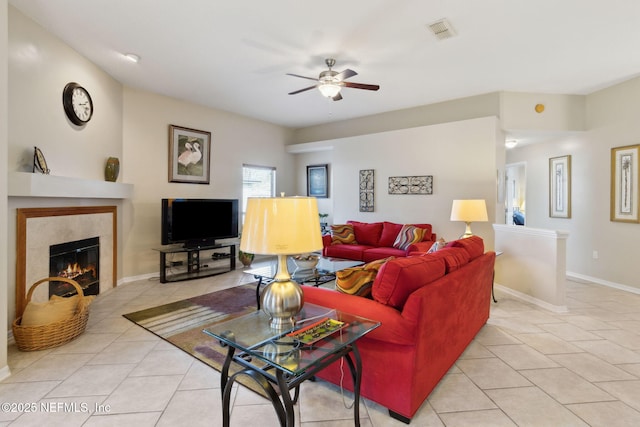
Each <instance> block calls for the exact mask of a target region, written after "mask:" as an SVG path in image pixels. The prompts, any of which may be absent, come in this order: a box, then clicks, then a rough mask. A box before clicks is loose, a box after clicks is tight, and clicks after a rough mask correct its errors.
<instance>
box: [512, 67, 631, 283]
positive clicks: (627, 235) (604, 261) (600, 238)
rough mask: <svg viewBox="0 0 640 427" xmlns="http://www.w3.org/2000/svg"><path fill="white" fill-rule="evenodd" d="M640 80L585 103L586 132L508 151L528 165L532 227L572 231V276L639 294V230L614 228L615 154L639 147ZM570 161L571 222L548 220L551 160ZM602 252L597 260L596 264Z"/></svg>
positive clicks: (529, 223) (569, 249) (616, 224)
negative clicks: (623, 148) (622, 148)
mask: <svg viewBox="0 0 640 427" xmlns="http://www.w3.org/2000/svg"><path fill="white" fill-rule="evenodd" d="M639 108H640V79H638V78H636V79H632V80H629V81H627V82H624V83H621V84H618V85H616V86H613V87H610V88H607V89H604V90H601V91H598V92H596V93H594V94H591V95H588V96H587V97H586V111H587V123H586V127H587V129H588V130H587V131H585V132H578V133H575V134H574V135H568V136H563V137H558V138H552V139H549V140H547V141H545V142H541V143H537V144H533V145H528V146H524V147H519V148H516V149H514V150H509V152H508V158H507V162H508V163H512V162H518V161H523V162H526V164H527V189H526V197H527V202H526V203H527V204H526V212H527V226H529V227H535V228H545V229H551V230H567V231H569V236H570V237H569V239H568V240H567V270H568V272H570V273H572V274H576V275H578V277H582V278H585V279H590V280H594V281H596V282H600V283H604V284H610V285H614V286H618V285H619V286H622V287H631V288H633V289H640V264H638V263H637V262H636V258H637V257H636V254H637V242H638V240H639V239H640V224H627V223H620V222H611V221H610V220H609V208H610V176H611V175H610V173H611V168H610V165H611V148H613V147H620V146H624V145H631V144H639V143H640V121H638V118H637V114H636V113H637V111H638V109H639ZM564 155H571V181H572V209H571V212H572V218H570V219H560V218H550V217H549V193H548V191H549V178H548V174H549V158H551V157H557V156H564ZM593 251H597V252H598V259H594V258H593Z"/></svg>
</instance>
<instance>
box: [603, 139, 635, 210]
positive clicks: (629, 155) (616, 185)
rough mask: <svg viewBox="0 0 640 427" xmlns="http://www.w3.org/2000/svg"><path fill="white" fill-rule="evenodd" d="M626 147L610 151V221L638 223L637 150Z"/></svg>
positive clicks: (633, 147)
mask: <svg viewBox="0 0 640 427" xmlns="http://www.w3.org/2000/svg"><path fill="white" fill-rule="evenodd" d="M639 147H640V145H627V146H624V147H615V148H612V149H611V197H610V198H611V214H610V219H611V221H617V222H632V223H637V222H639V221H638V195H639V194H638V149H639Z"/></svg>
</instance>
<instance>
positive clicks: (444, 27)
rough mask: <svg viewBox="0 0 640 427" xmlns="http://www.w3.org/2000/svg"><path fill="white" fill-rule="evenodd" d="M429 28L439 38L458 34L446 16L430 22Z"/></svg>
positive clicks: (447, 37)
mask: <svg viewBox="0 0 640 427" xmlns="http://www.w3.org/2000/svg"><path fill="white" fill-rule="evenodd" d="M429 29H430V30H431V32H432V33H433V35H434V36H436V38H437V39H438V40H445V39H450V38H451V37H453V36H455V35H456V32H455V30H454V29H453V27H452V26H451V24H450V23H449V21H447V19H446V18H443V19H440V20H438V21H436V22H434V23H432V24H429Z"/></svg>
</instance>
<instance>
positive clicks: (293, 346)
mask: <svg viewBox="0 0 640 427" xmlns="http://www.w3.org/2000/svg"><path fill="white" fill-rule="evenodd" d="M325 318H328V319H334V320H338V321H340V322H344V325H343V327H342V329H340V330H337V331H335V332H333V333H332V334H331V335H329V336H326V337H324V338H321V339H319V340H318V341H316V342H313V343H310V344H305V343H304V342H301V341H298V340H296V339H295V338H293V337H290V336H288V335H287V334H289V333H290V332H292V331H295V330H297V329H301V328H304V327H306V326H308V325H310V324H313V323H315V322H317V321H318V320H322V319H325ZM378 326H380V322H376V321H373V320H369V319H365V318H362V317H358V316H354V315H350V314H348V313H344V312H341V311H338V310H334V309H330V308H326V307H321V306H317V305H315V304H309V303H307V304H305V305H304V307H303V309H302V311H301V312H300V313H299V315H298V321H297V322H296V327H295V328H294V329H293V330H287V331H275V330H273V329H271V328H270V327H269V318H268V317H267V315H266V314H264V313H263V312H262V311H255V312H252V313H249V314H246V315H244V316H240V317H237V318H235V319H232V320H229V321H227V322H222V323H218V324H216V325H214V326H212V327H210V328H207V329H205V330H204V331H203V332H204V333H206V334H208V335H210V336H212V337H214V338H216V339H217V340H218V341H219V342H220V344H221V345H223V346H227V347H228V351H227V356H226V359H225V362H224V365H223V367H222V373H221V376H220V388H221V391H222V407H223V410H222V421H223V426H224V427H228V426H229V422H230V408H229V406H230V403H231V402H230V401H231V390H232V388H233V383H234V382H235V381H237V380H238V378H239V377H241V376H248V377H251V378H253V379H254V380H255V382H256V383H257V384H258V385H259V386H260V388H262V390H263V391H264V392H265V394H266V395H267V396H268V398H269V399H270V400H271V403H272V404H273V407H274V408H275V410H276V413H277V415H278V419H279V421H280V425H281V426H286V427H293V426H294V425H295V412H294V408H293V405H294V404H295V403H296V401H297V399H298V393H299V387H300V384H301V383H302V382H304V381H306V380H307V379H309V378H311V377H313V376H315V375H316V374H317V373H318V372H319V371H321V370H322V369H324V368H326V367H327V366H329V365H330V364H332V363H333V362H335V361H336V360H339V359H341V358H344V359H345V360H346V362H347V364H348V366H349V370H350V372H351V377H352V379H353V384H354V400H355V402H354V405H353V408H354V409H353V418H354V423H355V425H356V426H359V425H360V407H359V404H360V382H361V378H362V362H361V359H360V353H359V352H358V348H357V347H356V341H357V340H358V339H360V338H361V337H363V336H364V335H366V334H367V333H369V332H370V331H372V330H374V329H375V328H377V327H378ZM232 362H233V363H235V364H238V365H240V367H241V368H242V369H240V370H238V371H237V372H235V373H233V374H232V375H229V371H230V368H231V365H232ZM274 386H275V387H274ZM276 389H277V390H279V392H278V391H276ZM291 390H294V396H293V397H292V396H291ZM278 394H280V396H279V395H278Z"/></svg>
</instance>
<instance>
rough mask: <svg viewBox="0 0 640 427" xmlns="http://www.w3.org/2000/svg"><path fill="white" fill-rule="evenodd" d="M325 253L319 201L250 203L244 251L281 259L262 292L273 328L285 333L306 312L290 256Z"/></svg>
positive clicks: (282, 199) (296, 199) (250, 200)
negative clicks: (321, 251)
mask: <svg viewBox="0 0 640 427" xmlns="http://www.w3.org/2000/svg"><path fill="white" fill-rule="evenodd" d="M320 249H322V236H321V235H320V224H319V223H318V205H317V201H316V199H315V197H270V198H258V197H250V198H248V199H247V211H246V213H245V219H244V226H243V227H242V238H241V240H240V250H241V251H243V252H251V253H254V254H262V255H277V256H278V268H277V272H276V276H275V277H274V280H273V282H271V283H270V284H269V285H268V286H267V287H266V288H265V289H264V291H263V292H262V296H261V306H262V310H263V311H264V312H265V313H266V314H267V315H268V316H269V318H270V325H271V327H272V328H274V329H278V330H282V329H286V328H292V327H293V326H294V320H293V318H294V316H295V315H296V314H297V313H298V312H299V311H300V310H301V309H302V305H303V304H304V298H303V294H302V289H301V288H300V285H299V284H297V283H296V282H294V281H293V280H291V275H290V274H289V270H288V268H287V256H289V255H295V254H301V253H306V252H313V251H317V250H320Z"/></svg>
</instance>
